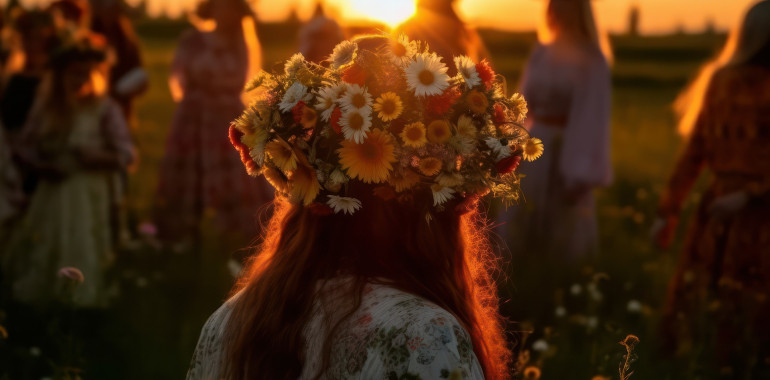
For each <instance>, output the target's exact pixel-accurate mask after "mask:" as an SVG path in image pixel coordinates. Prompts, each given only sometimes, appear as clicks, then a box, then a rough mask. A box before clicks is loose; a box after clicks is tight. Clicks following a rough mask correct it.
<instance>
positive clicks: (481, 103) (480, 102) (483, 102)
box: [465, 90, 489, 115]
mask: <svg viewBox="0 0 770 380" xmlns="http://www.w3.org/2000/svg"><path fill="white" fill-rule="evenodd" d="M465 101H466V103H468V108H470V109H471V111H473V113H475V114H477V115H481V114H484V113H486V112H487V107H489V99H487V96H486V95H484V94H482V93H480V92H478V91H477V90H471V91H470V92H469V93H468V96H467V97H466V98H465Z"/></svg>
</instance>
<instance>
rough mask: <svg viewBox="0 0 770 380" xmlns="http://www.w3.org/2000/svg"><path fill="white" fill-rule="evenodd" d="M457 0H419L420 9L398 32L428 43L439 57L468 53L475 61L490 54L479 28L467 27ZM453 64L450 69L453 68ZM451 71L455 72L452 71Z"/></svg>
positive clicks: (447, 57) (418, 7) (418, 8)
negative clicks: (460, 14) (457, 6)
mask: <svg viewBox="0 0 770 380" xmlns="http://www.w3.org/2000/svg"><path fill="white" fill-rule="evenodd" d="M456 2H457V1H456V0H418V1H417V12H416V13H415V14H414V16H413V17H412V18H410V19H409V20H407V21H406V22H404V23H403V24H401V25H400V26H399V27H398V28H397V29H396V31H395V35H398V34H401V33H403V34H406V35H407V36H408V37H409V38H410V39H412V40H420V41H423V42H427V43H428V46H430V49H431V51H434V52H435V53H436V54H438V55H439V56H440V57H445V58H446V59H449V57H454V56H460V55H467V56H468V57H470V58H471V60H473V61H474V62H480V61H481V60H482V59H484V58H488V57H489V52H488V51H487V48H486V47H485V46H484V41H482V40H481V37H480V36H479V34H478V32H476V30H474V29H471V28H470V27H468V26H467V25H466V24H465V22H463V20H462V19H460V16H459V15H458V14H457V12H456V11H455V9H454V5H455V3H456ZM449 66H450V71H452V70H454V68H453V67H451V66H452V65H449ZM450 74H452V75H453V74H454V73H451V72H450Z"/></svg>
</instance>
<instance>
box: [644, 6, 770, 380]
mask: <svg viewBox="0 0 770 380" xmlns="http://www.w3.org/2000/svg"><path fill="white" fill-rule="evenodd" d="M677 105H678V106H679V109H680V111H681V115H682V118H681V122H680V125H679V130H680V132H681V133H682V134H684V135H685V136H686V137H687V143H686V147H685V149H684V151H683V152H682V154H681V156H680V157H679V160H678V162H677V164H676V167H675V169H674V172H673V174H672V175H671V179H670V181H669V184H668V186H667V187H666V190H665V191H664V193H663V196H662V199H661V201H660V207H659V211H658V213H659V216H660V219H659V220H658V221H657V222H656V223H655V226H654V227H653V233H654V236H655V238H656V239H657V242H658V244H659V245H660V246H662V247H668V246H669V245H670V244H671V241H672V237H673V235H674V231H675V230H676V225H677V222H678V220H679V217H680V215H681V212H682V207H683V204H684V201H685V199H686V198H687V195H688V193H689V192H690V190H691V189H692V187H693V184H694V183H695V181H696V179H697V178H698V177H699V176H700V174H701V172H702V171H703V170H704V169H709V171H711V173H712V176H711V180H710V183H709V186H708V188H707V190H706V192H705V193H704V194H703V196H702V198H701V200H700V202H699V205H698V208H697V212H696V214H695V217H694V219H693V222H692V225H691V226H690V229H689V233H688V238H687V240H686V242H685V246H684V251H683V252H682V255H681V258H680V260H679V265H678V268H677V270H676V273H675V275H674V277H673V279H672V280H671V283H670V286H669V294H668V299H667V302H666V305H665V308H664V312H665V316H664V323H663V325H664V339H666V341H667V343H668V345H669V347H668V348H669V349H670V350H671V351H670V352H677V353H679V354H683V353H686V351H687V349H688V347H689V349H701V350H703V352H705V356H704V357H701V358H700V359H703V360H702V362H701V364H699V366H703V367H705V369H707V372H708V373H722V374H725V375H726V377H727V378H752V379H758V378H767V377H768V376H770V363H768V361H767V358H769V357H770V350H768V347H767V344H766V342H768V341H770V327H768V324H767V321H768V320H770V302H768V296H769V294H768V292H770V256H769V255H768V252H770V251H769V249H770V148H768V147H770V1H767V0H765V1H761V2H759V3H757V4H756V5H755V6H754V7H752V8H751V9H750V10H749V12H748V14H747V15H746V17H745V19H744V21H743V23H742V24H741V25H740V26H739V28H737V29H736V30H735V31H734V32H733V33H732V34H731V36H730V39H729V41H728V43H727V45H726V46H725V48H724V50H723V51H722V53H721V55H720V56H719V57H718V58H717V59H716V60H714V61H713V62H711V63H709V64H708V65H706V66H705V68H704V69H703V70H702V72H701V74H700V76H699V77H698V79H697V80H696V81H695V82H693V84H692V85H691V86H690V87H689V88H688V89H687V90H686V91H685V92H684V93H683V94H682V95H681V96H680V98H679V100H678V102H677ZM717 371H718V372H717Z"/></svg>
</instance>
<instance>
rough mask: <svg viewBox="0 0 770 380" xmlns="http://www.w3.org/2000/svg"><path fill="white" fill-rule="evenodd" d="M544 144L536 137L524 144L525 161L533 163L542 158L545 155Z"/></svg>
mask: <svg viewBox="0 0 770 380" xmlns="http://www.w3.org/2000/svg"><path fill="white" fill-rule="evenodd" d="M543 150H544V148H543V142H542V141H541V140H540V139H539V138H536V137H533V138H531V139H529V140H527V142H526V143H525V144H524V153H523V156H524V159H525V160H527V161H529V162H532V161H535V160H537V159H538V158H540V156H542V155H543Z"/></svg>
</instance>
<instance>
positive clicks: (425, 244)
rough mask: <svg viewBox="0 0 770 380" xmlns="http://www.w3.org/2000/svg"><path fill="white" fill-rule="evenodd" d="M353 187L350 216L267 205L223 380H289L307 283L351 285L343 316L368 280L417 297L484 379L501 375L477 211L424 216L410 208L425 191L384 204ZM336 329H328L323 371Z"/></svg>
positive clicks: (490, 261)
mask: <svg viewBox="0 0 770 380" xmlns="http://www.w3.org/2000/svg"><path fill="white" fill-rule="evenodd" d="M359 186H360V187H361V188H360V189H354V188H353V187H354V184H351V188H350V189H349V193H353V194H354V195H355V196H356V197H357V198H358V199H360V200H361V201H362V203H363V207H362V208H361V209H360V210H359V211H358V212H356V213H355V214H353V215H341V214H332V215H325V216H324V215H319V214H318V213H317V212H314V211H313V209H312V207H303V206H301V205H292V204H289V203H288V201H286V200H285V199H281V198H279V199H277V200H276V201H275V210H274V214H273V216H272V218H271V220H270V222H269V225H268V228H267V230H266V234H265V240H264V243H263V244H262V246H261V249H260V252H259V254H257V255H255V256H254V257H253V259H252V261H251V262H250V264H249V265H248V266H247V269H246V270H245V271H244V275H243V276H242V278H241V279H240V281H239V282H238V284H237V285H236V286H235V288H234V290H233V292H234V293H237V292H240V293H241V294H240V296H239V298H238V299H237V301H236V302H235V303H234V305H233V310H232V313H231V316H230V319H229V321H228V324H227V326H226V332H225V340H224V341H225V342H226V347H225V355H224V356H223V361H224V362H223V363H222V365H223V368H225V372H226V373H225V378H228V379H249V378H255V377H258V378H266V379H296V378H298V377H299V376H300V374H301V371H302V367H303V362H304V358H303V356H302V355H303V351H304V347H305V342H304V340H303V335H302V331H303V328H304V326H305V325H306V324H307V323H308V321H309V320H310V318H311V317H312V315H311V311H312V307H313V302H314V300H315V299H316V297H317V296H318V294H316V289H317V286H316V285H317V284H318V283H319V282H321V281H323V280H327V279H332V278H335V277H338V276H341V275H345V276H350V277H352V278H353V279H354V284H355V286H352V287H350V289H349V294H348V295H347V296H348V297H349V300H350V301H351V302H350V305H351V307H350V310H346V313H343V314H344V315H347V316H349V315H351V314H352V313H353V312H355V310H356V309H357V308H358V306H359V305H360V304H361V295H362V290H363V287H364V285H365V284H366V283H369V282H379V283H382V282H384V283H385V284H386V285H389V286H392V287H394V288H397V289H400V290H402V291H405V292H408V293H411V294H415V295H417V296H420V297H423V298H425V299H426V300H428V301H431V302H433V303H435V304H436V305H438V306H440V307H442V308H444V309H445V310H447V311H449V312H450V313H452V314H453V315H454V316H455V317H456V318H457V320H458V321H459V322H460V323H461V324H462V325H463V327H464V328H465V329H466V330H467V331H468V333H469V334H470V336H471V339H472V342H473V349H474V352H475V354H476V356H477V357H478V359H479V361H480V363H481V365H482V367H483V369H484V373H485V376H486V378H488V379H503V378H507V377H508V376H509V375H508V367H509V362H510V357H511V354H510V350H509V348H508V345H507V343H506V339H505V336H504V332H503V328H502V323H501V318H500V316H499V314H498V306H499V303H498V298H497V293H496V292H497V290H496V289H497V288H496V285H495V282H494V280H493V278H492V273H493V271H494V270H495V269H496V264H497V262H496V260H495V259H494V255H493V254H492V253H491V250H490V249H489V245H488V243H487V238H486V235H485V232H486V229H485V224H484V223H485V219H484V218H483V217H482V216H481V214H480V213H479V212H478V211H476V209H477V206H476V205H475V204H473V205H472V207H464V206H466V205H467V204H468V202H465V203H463V204H461V202H462V201H463V200H456V201H455V202H454V203H450V204H447V207H446V209H445V210H444V211H441V212H433V213H432V214H431V218H426V213H425V212H426V211H425V210H424V209H423V208H421V207H417V206H416V205H425V204H430V203H428V202H431V203H432V199H427V198H428V197H429V196H430V194H427V195H426V197H425V198H426V199H421V198H419V197H418V196H415V199H411V200H407V201H404V200H403V199H402V200H397V199H394V200H391V201H383V200H382V199H380V198H377V197H375V196H373V195H371V194H372V188H371V186H368V185H359ZM469 210H470V211H469ZM339 325H340V321H337V322H336V323H335V324H334V325H333V326H328V327H329V328H328V329H327V331H329V333H328V334H327V339H326V342H325V343H324V347H325V348H324V352H323V358H324V362H323V364H324V366H323V368H328V365H329V357H330V351H331V345H330V344H329V342H330V340H331V338H332V336H333V335H334V334H335V330H336V329H337V327H338V326H339ZM318 375H319V376H320V375H321V373H319V374H318Z"/></svg>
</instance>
